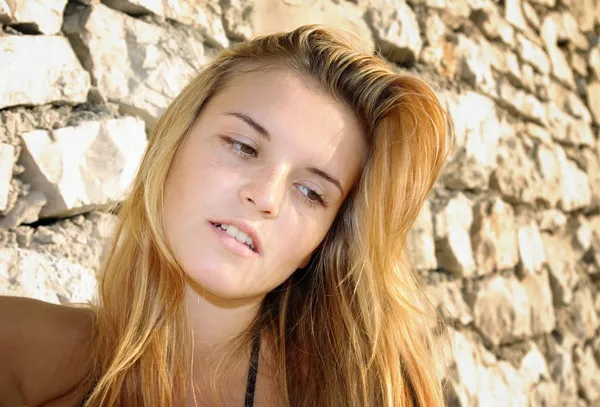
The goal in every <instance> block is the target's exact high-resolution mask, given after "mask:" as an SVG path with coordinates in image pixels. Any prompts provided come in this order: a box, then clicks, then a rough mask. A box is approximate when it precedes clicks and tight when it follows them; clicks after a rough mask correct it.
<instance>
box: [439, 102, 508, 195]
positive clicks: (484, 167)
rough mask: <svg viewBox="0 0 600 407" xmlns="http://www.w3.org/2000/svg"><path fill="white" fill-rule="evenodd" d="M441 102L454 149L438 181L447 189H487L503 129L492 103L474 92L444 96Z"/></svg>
mask: <svg viewBox="0 0 600 407" xmlns="http://www.w3.org/2000/svg"><path fill="white" fill-rule="evenodd" d="M445 99H446V100H445V102H446V108H447V110H448V112H449V114H450V116H451V118H452V122H453V125H454V135H455V143H456V148H455V152H454V154H453V157H452V158H451V160H450V162H449V163H448V165H447V167H446V170H445V173H444V176H443V177H442V181H443V182H444V184H445V185H446V186H448V187H449V188H451V189H481V190H483V189H487V186H488V183H489V176H490V173H491V171H492V170H493V168H494V167H495V164H496V154H497V149H496V145H497V144H496V143H497V142H498V140H499V139H500V136H501V134H502V131H503V130H504V127H503V125H502V124H501V123H500V121H499V120H498V117H497V115H496V107H495V104H494V102H493V101H492V100H491V99H489V98H487V97H484V96H481V95H480V94H477V93H475V92H467V93H465V94H461V95H458V97H455V96H454V95H448V96H447V97H446V98H445ZM474 118H475V119H474Z"/></svg>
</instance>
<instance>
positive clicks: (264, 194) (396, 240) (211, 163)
mask: <svg viewBox="0 0 600 407" xmlns="http://www.w3.org/2000/svg"><path fill="white" fill-rule="evenodd" d="M449 140H450V139H449V138H448V134H447V121H446V117H445V113H444V110H443V109H442V107H441V106H440V104H439V102H438V100H437V98H436V96H435V94H434V92H433V91H432V90H431V88H430V87H429V86H428V85H427V84H425V83H424V82H423V81H421V80H419V79H417V78H415V77H412V76H409V75H406V74H400V73H396V72H394V70H393V69H392V68H391V67H390V66H388V65H387V64H386V63H385V62H384V61H382V60H381V59H379V58H378V57H375V56H371V55H367V54H364V53H362V52H361V51H360V50H359V49H358V48H357V46H356V45H355V44H354V43H353V42H352V41H350V40H349V39H348V38H347V37H346V36H344V35H342V34H340V33H339V32H337V31H333V30H331V29H328V28H324V27H321V26H316V25H311V26H303V27H300V28H298V29H296V30H294V31H292V32H289V33H278V34H274V35H268V36H263V37H258V38H255V39H252V40H250V41H247V42H244V43H241V44H239V45H237V46H235V47H234V48H232V49H228V50H225V51H224V52H223V53H222V54H221V55H220V56H219V57H218V58H216V59H215V60H214V61H213V62H212V63H211V64H210V65H209V66H207V67H206V69H204V70H203V71H202V72H201V73H199V74H198V76H197V77H196V78H195V79H193V80H192V81H191V83H190V84H189V85H188V86H187V87H186V88H185V89H184V90H183V91H182V92H181V94H180V95H179V96H178V97H177V98H176V99H175V100H174V101H173V102H172V103H171V105H170V106H169V107H168V109H167V110H166V111H165V113H164V114H163V116H162V117H161V119H160V120H159V121H158V123H157V125H156V126H155V127H154V129H153V131H152V133H151V135H150V137H149V144H148V148H147V151H146V154H145V156H144V159H143V161H142V163H141V166H140V169H139V173H138V175H137V177H136V179H135V181H134V183H133V185H132V188H131V191H130V194H129V196H128V198H127V199H126V200H125V201H124V202H123V203H122V204H121V205H120V207H119V211H118V219H119V220H118V224H117V227H116V231H115V235H114V239H113V241H112V244H111V247H110V251H109V253H108V256H107V258H106V262H105V264H104V267H103V270H102V273H101V276H100V282H99V296H98V297H99V298H98V302H97V304H95V305H94V306H93V307H90V308H88V309H80V308H72V307H62V306H54V305H49V304H44V303H40V302H37V301H33V300H25V299H9V298H3V299H1V301H0V324H1V326H2V333H1V334H0V352H1V353H0V360H2V363H1V364H0V369H1V372H0V404H1V405H3V406H13V405H28V406H33V405H51V406H54V405H69V406H79V405H81V406H85V407H95V406H194V405H196V406H215V405H222V406H228V407H229V406H240V407H241V406H255V407H267V406H269V407H271V406H293V407H315V406H326V407H334V406H353V407H354V406H389V407H392V406H427V407H432V406H442V405H443V392H442V386H441V383H440V382H441V371H442V369H440V367H441V366H440V365H441V363H440V362H441V359H440V357H441V356H440V354H439V353H438V346H437V345H436V339H435V335H434V334H433V333H432V332H431V329H432V328H433V327H435V326H436V322H437V319H436V318H437V317H436V314H435V313H434V311H433V310H432V309H431V308H430V307H429V306H428V305H427V304H428V303H427V301H426V299H425V298H424V296H423V290H422V288H420V286H419V284H418V282H417V280H416V278H415V275H414V274H413V271H412V270H411V266H410V262H409V260H408V258H407V254H406V240H407V233H408V231H409V229H410V228H411V225H412V224H413V222H414V220H415V218H416V216H417V214H418V212H419V210H420V208H421V206H422V204H423V201H424V200H425V198H426V195H427V194H428V192H429V191H430V189H431V187H432V185H433V183H434V181H435V180H436V178H437V177H438V175H439V173H440V170H441V168H442V165H443V163H444V161H445V159H446V156H447V153H448V150H449Z"/></svg>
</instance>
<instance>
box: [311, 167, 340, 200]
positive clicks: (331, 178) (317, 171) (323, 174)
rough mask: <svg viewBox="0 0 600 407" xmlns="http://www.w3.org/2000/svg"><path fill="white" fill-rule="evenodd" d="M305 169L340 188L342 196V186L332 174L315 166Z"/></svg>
mask: <svg viewBox="0 0 600 407" xmlns="http://www.w3.org/2000/svg"><path fill="white" fill-rule="evenodd" d="M307 170H308V171H310V172H312V173H313V174H315V175H318V176H319V177H321V178H323V179H324V180H326V181H329V182H331V183H332V184H333V185H335V186H336V187H337V188H338V189H339V190H340V193H341V194H342V196H344V189H343V188H342V184H341V183H340V181H339V180H338V179H337V178H335V177H334V176H333V175H330V174H328V173H326V172H325V171H323V170H320V169H318V168H315V167H308V168H307Z"/></svg>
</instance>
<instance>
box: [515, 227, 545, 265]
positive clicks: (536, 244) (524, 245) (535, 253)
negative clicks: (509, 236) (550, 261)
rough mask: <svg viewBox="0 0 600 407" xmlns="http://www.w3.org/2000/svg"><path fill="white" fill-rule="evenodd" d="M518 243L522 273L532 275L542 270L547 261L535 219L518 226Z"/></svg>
mask: <svg viewBox="0 0 600 407" xmlns="http://www.w3.org/2000/svg"><path fill="white" fill-rule="evenodd" d="M517 245H518V251H519V259H520V264H519V272H520V273H521V275H531V274H535V273H536V272H538V271H539V270H541V268H542V266H543V265H544V263H545V262H546V255H545V253H544V243H543V242H542V236H541V234H540V230H539V228H538V225H537V223H536V222H535V221H534V220H533V219H531V220H529V221H526V222H523V224H521V225H519V226H518V227H517Z"/></svg>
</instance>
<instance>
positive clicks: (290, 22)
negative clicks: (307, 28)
mask: <svg viewBox="0 0 600 407" xmlns="http://www.w3.org/2000/svg"><path fill="white" fill-rule="evenodd" d="M373 3H375V4H381V5H384V4H385V3H384V2H383V1H377V2H373ZM253 10H254V13H253V14H252V16H251V21H252V26H253V27H254V30H255V33H256V34H263V33H267V32H276V31H286V30H292V29H294V28H296V27H298V26H300V25H302V24H309V23H314V24H329V25H334V26H337V27H339V28H342V29H345V30H346V31H348V32H349V33H354V34H355V35H357V36H358V37H359V38H360V39H362V40H363V41H366V42H367V43H368V44H369V48H371V49H372V47H373V45H374V43H373V40H372V34H371V30H370V29H369V27H368V25H367V23H366V21H365V20H364V18H363V15H364V10H362V9H360V8H359V7H358V6H356V5H354V4H352V2H348V1H339V2H331V1H321V2H315V1H312V2H304V1H294V0H291V1H282V0H264V1H255V2H253ZM398 32H399V31H397V33H398Z"/></svg>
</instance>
